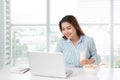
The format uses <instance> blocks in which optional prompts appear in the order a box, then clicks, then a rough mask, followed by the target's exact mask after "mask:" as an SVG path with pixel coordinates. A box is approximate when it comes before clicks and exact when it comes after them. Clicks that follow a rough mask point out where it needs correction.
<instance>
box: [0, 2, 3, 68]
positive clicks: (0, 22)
mask: <svg viewBox="0 0 120 80" xmlns="http://www.w3.org/2000/svg"><path fill="white" fill-rule="evenodd" d="M3 67H4V0H0V69H2V68H3Z"/></svg>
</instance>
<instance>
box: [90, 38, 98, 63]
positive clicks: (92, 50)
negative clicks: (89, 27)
mask: <svg viewBox="0 0 120 80" xmlns="http://www.w3.org/2000/svg"><path fill="white" fill-rule="evenodd" d="M89 53H90V57H91V58H93V59H94V60H95V62H94V64H99V63H100V57H99V55H98V54H97V49H96V45H95V43H94V39H93V38H91V39H90V43H89Z"/></svg>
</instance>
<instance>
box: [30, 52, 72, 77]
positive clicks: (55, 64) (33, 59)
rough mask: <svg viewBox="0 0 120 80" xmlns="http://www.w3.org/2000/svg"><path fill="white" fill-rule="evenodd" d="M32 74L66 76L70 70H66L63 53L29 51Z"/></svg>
mask: <svg viewBox="0 0 120 80" xmlns="http://www.w3.org/2000/svg"><path fill="white" fill-rule="evenodd" d="M29 65H30V70H31V71H30V72H31V74H32V75H38V76H45V77H56V78H67V77H68V76H69V75H70V74H71V73H72V71H71V70H67V69H66V66H65V61H64V56H63V54H57V53H50V52H29Z"/></svg>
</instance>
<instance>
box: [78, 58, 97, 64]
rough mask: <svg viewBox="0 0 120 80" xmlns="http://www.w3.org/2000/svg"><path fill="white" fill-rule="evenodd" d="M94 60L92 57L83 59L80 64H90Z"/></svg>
mask: <svg viewBox="0 0 120 80" xmlns="http://www.w3.org/2000/svg"><path fill="white" fill-rule="evenodd" d="M94 61H95V60H94V59H93V58H90V59H85V60H82V61H81V62H80V64H81V65H87V64H92V63H93V62H94Z"/></svg>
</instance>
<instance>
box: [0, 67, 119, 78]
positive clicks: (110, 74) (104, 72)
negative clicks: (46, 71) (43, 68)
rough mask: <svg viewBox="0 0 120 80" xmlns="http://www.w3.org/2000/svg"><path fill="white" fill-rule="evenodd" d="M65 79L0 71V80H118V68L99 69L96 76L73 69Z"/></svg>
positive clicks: (7, 70) (5, 70)
mask: <svg viewBox="0 0 120 80" xmlns="http://www.w3.org/2000/svg"><path fill="white" fill-rule="evenodd" d="M72 70H73V73H72V74H71V75H70V76H69V77H68V78H67V79H61V78H49V77H40V76H32V75H31V74H30V71H29V72H27V73H25V74H16V73H11V72H10V71H9V69H2V70H0V80H120V68H119V69H116V68H113V69H109V68H101V69H100V70H99V72H98V73H97V74H96V75H93V74H88V73H86V72H85V71H84V70H83V69H82V68H73V69H72Z"/></svg>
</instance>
